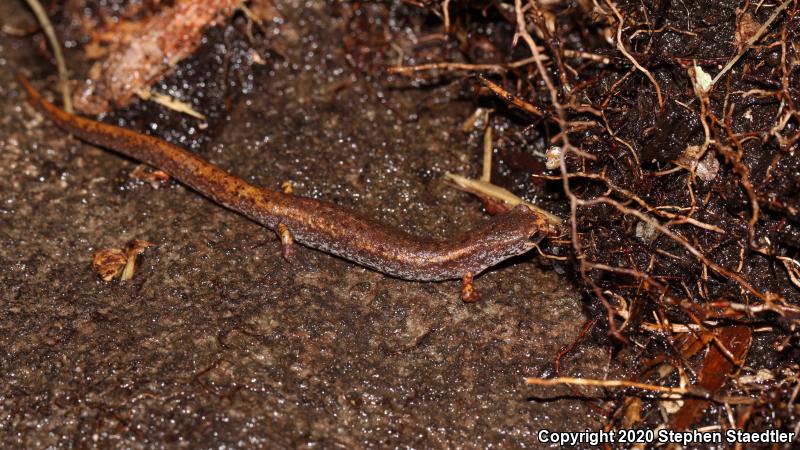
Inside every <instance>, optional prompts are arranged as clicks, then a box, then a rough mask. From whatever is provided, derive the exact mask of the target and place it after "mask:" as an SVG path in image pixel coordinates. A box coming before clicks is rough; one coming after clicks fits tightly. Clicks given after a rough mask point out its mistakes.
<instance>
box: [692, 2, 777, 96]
mask: <svg viewBox="0 0 800 450" xmlns="http://www.w3.org/2000/svg"><path fill="white" fill-rule="evenodd" d="M791 2H792V0H786V1H785V2H783V4H782V5H781V6H778V8H776V9H775V11H773V12H772V15H771V16H769V19H767V21H766V22H764V25H761V28H759V29H758V31H756V34H754V35H753V36H752V37H751V38H750V39H748V40H747V42H746V43H745V44H744V45H743V46H742V49H741V50H739V53H737V54H736V56H734V57H733V59H731V60H730V61H728V64H725V67H723V68H722V70H721V71H720V72H719V73H718V74H717V76H715V77H714V79H713V80H711V86H709V87H708V90H709V91H711V89H714V85H716V84H717V81H719V79H720V78H722V76H723V75H725V73H726V72H727V71H729V70H731V67H733V65H734V64H736V62H737V61H739V58H741V57H742V56H744V54H745V53H747V51H748V50H750V47H752V46H753V44H755V43H756V42H757V41H758V40H759V39H761V36H763V35H764V33H766V32H767V30H768V29H769V27H770V25H772V22H774V21H775V19H777V18H778V14H780V13H781V12H782V11H783V10H784V9H786V7H787V6H789V3H791Z"/></svg>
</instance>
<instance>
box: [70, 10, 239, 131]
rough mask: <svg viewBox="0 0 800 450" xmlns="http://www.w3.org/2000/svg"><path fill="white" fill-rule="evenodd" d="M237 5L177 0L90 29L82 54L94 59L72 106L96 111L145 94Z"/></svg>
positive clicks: (120, 105)
mask: <svg viewBox="0 0 800 450" xmlns="http://www.w3.org/2000/svg"><path fill="white" fill-rule="evenodd" d="M241 3H242V0H220V1H194V0H176V1H175V2H173V4H172V5H171V6H168V7H164V8H163V9H161V10H160V11H157V12H155V13H152V14H151V15H149V16H147V17H145V18H141V19H135V20H134V19H122V20H119V21H118V22H115V23H113V24H111V25H109V26H108V27H106V28H101V29H99V30H95V31H93V32H92V33H91V37H92V43H91V44H90V45H89V46H88V49H89V50H87V53H88V54H89V56H91V57H92V59H96V60H97V62H95V63H94V64H93V65H92V67H91V69H90V70H89V78H88V79H87V80H86V81H85V82H84V83H83V84H82V86H81V87H80V88H79V89H78V90H77V91H76V92H75V94H74V98H73V102H74V104H75V109H76V110H78V111H80V112H82V113H85V114H100V113H103V112H108V111H109V110H110V109H114V108H118V107H122V106H125V105H127V104H128V103H130V101H131V100H132V99H133V98H134V97H135V96H136V95H138V94H139V92H149V90H148V88H149V87H150V85H151V84H152V83H154V82H156V81H158V80H159V79H160V78H161V77H162V76H164V75H165V74H167V73H169V72H170V71H171V70H173V69H174V68H175V65H176V64H177V63H178V62H180V61H181V60H183V59H184V58H186V57H187V56H189V55H190V54H192V52H194V50H195V49H197V47H198V46H199V45H200V37H201V35H202V33H203V31H204V30H205V29H206V28H208V27H211V26H213V25H216V24H218V23H220V22H221V21H223V20H225V19H226V18H227V17H229V16H230V15H231V14H233V12H234V11H235V10H236V8H237V7H238V6H239V5H240V4H241ZM144 95H147V94H144ZM201 118H202V117H201Z"/></svg>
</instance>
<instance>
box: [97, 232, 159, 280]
mask: <svg viewBox="0 0 800 450" xmlns="http://www.w3.org/2000/svg"><path fill="white" fill-rule="evenodd" d="M154 245H155V244H153V243H152V242H147V241H144V240H141V239H134V240H132V241H130V242H128V245H126V246H125V250H123V249H120V248H103V249H100V250H97V251H96V252H94V255H92V269H93V270H94V271H95V273H97V275H99V276H100V278H102V279H103V281H111V280H112V279H114V277H116V276H117V275H119V274H120V272H121V273H122V276H121V277H120V279H121V280H122V281H128V280H130V279H132V278H133V273H134V272H135V270H136V257H137V256H139V255H141V254H142V253H143V252H144V251H145V249H147V248H148V247H153V246H154Z"/></svg>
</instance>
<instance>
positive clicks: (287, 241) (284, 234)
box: [275, 223, 296, 263]
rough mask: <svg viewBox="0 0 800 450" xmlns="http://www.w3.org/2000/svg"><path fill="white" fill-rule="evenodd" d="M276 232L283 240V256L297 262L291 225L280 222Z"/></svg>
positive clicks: (287, 259)
mask: <svg viewBox="0 0 800 450" xmlns="http://www.w3.org/2000/svg"><path fill="white" fill-rule="evenodd" d="M275 232H276V233H277V234H278V239H280V240H281V256H283V259H285V260H286V261H289V262H290V263H293V262H295V260H296V258H295V249H294V247H295V245H294V238H293V237H292V232H291V231H289V227H287V226H286V225H284V224H282V223H279V224H278V227H277V228H276V230H275Z"/></svg>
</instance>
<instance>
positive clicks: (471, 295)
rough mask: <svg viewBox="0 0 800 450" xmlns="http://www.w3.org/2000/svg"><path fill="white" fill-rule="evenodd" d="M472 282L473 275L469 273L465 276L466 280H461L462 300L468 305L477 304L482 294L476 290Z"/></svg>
mask: <svg viewBox="0 0 800 450" xmlns="http://www.w3.org/2000/svg"><path fill="white" fill-rule="evenodd" d="M472 281H473V275H472V274H471V273H469V272H468V273H466V274H464V278H462V279H461V299H462V300H464V301H465V302H467V303H472V302H476V301H478V300H479V299H480V298H481V294H480V293H478V291H476V290H475V286H474V285H473V283H472Z"/></svg>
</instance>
